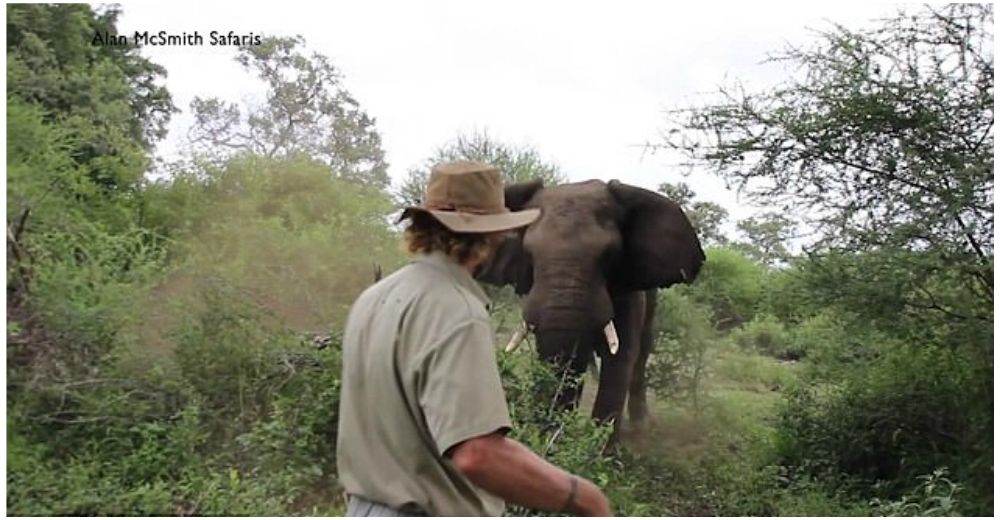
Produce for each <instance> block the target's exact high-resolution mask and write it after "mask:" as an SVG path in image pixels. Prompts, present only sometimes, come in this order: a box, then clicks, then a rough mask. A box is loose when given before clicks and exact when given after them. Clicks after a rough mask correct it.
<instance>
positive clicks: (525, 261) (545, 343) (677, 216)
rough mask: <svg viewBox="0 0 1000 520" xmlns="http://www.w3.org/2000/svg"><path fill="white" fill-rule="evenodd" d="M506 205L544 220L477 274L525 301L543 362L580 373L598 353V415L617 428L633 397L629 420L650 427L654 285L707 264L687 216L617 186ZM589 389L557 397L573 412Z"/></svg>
mask: <svg viewBox="0 0 1000 520" xmlns="http://www.w3.org/2000/svg"><path fill="white" fill-rule="evenodd" d="M506 200H507V206H508V207H509V208H511V209H514V210H519V209H524V208H539V209H541V217H540V218H539V219H538V220H537V221H536V222H535V223H533V224H532V225H531V226H529V227H528V228H527V229H526V230H523V231H522V232H520V233H519V234H518V235H517V236H512V237H510V238H508V239H507V240H506V241H505V242H504V243H503V245H502V246H501V247H500V249H499V251H498V252H497V254H496V255H495V257H494V258H493V260H492V261H491V262H490V263H489V264H488V265H486V266H485V267H484V268H483V270H482V271H481V272H480V273H479V274H478V276H479V278H480V279H482V280H484V281H486V282H489V283H494V284H497V285H505V284H509V285H513V286H514V288H515V290H516V292H517V293H518V294H520V295H523V298H522V311H523V316H524V320H525V323H527V324H528V326H529V328H531V329H532V330H533V332H534V334H535V337H536V339H537V344H538V351H539V354H540V355H541V357H542V358H543V359H546V360H549V361H551V362H553V363H556V364H557V365H558V366H560V367H561V368H562V369H563V370H568V371H569V372H571V373H572V374H573V375H579V374H582V373H583V372H584V371H585V370H586V369H587V366H588V365H589V363H590V362H591V360H592V359H593V356H594V354H596V355H598V356H600V358H601V373H600V382H599V386H598V390H597V398H596V400H595V402H594V409H593V415H594V417H595V418H597V419H599V420H602V421H614V422H615V425H616V428H617V426H618V425H619V424H620V420H619V419H620V418H621V416H622V413H623V411H624V407H625V402H626V400H628V401H629V415H630V417H631V419H633V420H638V421H642V420H643V419H644V418H645V417H646V415H647V412H646V398H645V382H646V374H645V368H646V361H647V360H648V358H649V355H650V352H651V351H652V346H653V337H652V336H653V333H652V326H653V314H654V313H655V306H656V288H658V287H667V286H670V285H673V284H675V283H680V282H690V281H692V280H693V279H694V277H695V276H697V274H698V271H699V270H700V268H701V264H702V262H703V261H704V258H705V257H704V253H703V252H702V250H701V245H700V243H699V242H698V238H697V236H696V235H695V232H694V229H693V228H692V227H691V224H690V222H689V221H688V219H687V217H686V216H685V215H684V213H683V212H682V211H681V209H680V207H678V206H677V205H676V204H674V203H673V202H671V201H669V200H667V199H666V198H664V197H663V196H661V195H659V194H656V193H653V192H650V191H647V190H644V189H641V188H637V187H634V186H628V185H625V184H620V183H617V182H615V181H612V182H610V183H607V184H606V183H604V182H601V181H588V182H582V183H574V184H567V185H561V186H555V187H549V188H543V187H542V185H541V183H540V182H535V183H522V184H515V185H513V186H509V187H508V188H507V190H506ZM609 321H613V323H614V329H615V330H616V331H617V334H618V341H619V348H618V351H617V353H615V354H612V353H611V351H610V349H609V346H608V342H607V340H606V334H605V332H604V331H605V327H606V325H607V324H608V322H609ZM581 391H582V383H581V384H580V385H576V386H574V387H572V388H566V389H564V391H563V392H562V394H561V395H560V396H559V401H560V402H561V404H562V405H563V406H566V407H569V406H575V405H576V404H577V403H578V402H579V398H580V393H581Z"/></svg>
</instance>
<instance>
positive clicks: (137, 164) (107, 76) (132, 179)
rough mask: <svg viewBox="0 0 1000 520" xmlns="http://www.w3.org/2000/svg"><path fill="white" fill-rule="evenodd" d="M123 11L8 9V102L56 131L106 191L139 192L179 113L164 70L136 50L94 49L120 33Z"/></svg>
mask: <svg viewBox="0 0 1000 520" xmlns="http://www.w3.org/2000/svg"><path fill="white" fill-rule="evenodd" d="M120 14H121V11H120V10H119V9H118V8H117V7H112V8H108V9H104V10H101V11H94V10H93V9H92V8H91V7H90V6H88V5H85V4H55V5H45V4H17V5H8V6H7V95H8V97H9V98H17V99H20V100H21V101H23V102H25V103H27V104H30V105H34V106H37V107H38V108H40V109H41V110H42V112H43V114H44V122H45V123H46V124H53V125H58V126H60V127H62V128H63V132H64V134H65V135H66V138H67V142H68V146H69V147H70V149H69V152H70V155H71V156H72V157H73V160H74V162H75V163H76V164H78V165H80V166H82V167H83V168H84V173H85V174H86V175H88V176H89V177H90V179H91V180H92V181H93V182H94V183H96V184H97V185H98V186H99V187H101V188H103V190H104V191H105V192H112V191H128V190H133V189H135V188H137V187H138V182H139V180H140V179H141V177H142V174H143V172H144V171H145V168H146V166H147V160H148V152H149V151H151V150H152V148H153V145H154V143H155V142H156V141H157V140H158V139H160V138H162V137H163V136H164V135H166V129H167V123H168V122H169V120H170V116H171V114H172V113H173V112H175V111H176V108H175V107H174V106H173V104H172V102H171V99H170V94H169V93H168V92H167V89H166V87H163V86H161V85H159V84H158V83H159V82H161V81H162V79H163V76H165V74H166V71H165V70H164V69H163V67H161V66H160V65H157V64H155V63H153V62H151V61H149V60H147V59H146V58H144V57H142V55H141V54H140V51H139V48H138V47H136V46H134V45H125V46H104V45H92V44H91V41H92V39H93V37H94V34H96V33H101V34H104V33H108V34H116V33H117V32H118V31H117V29H116V27H115V24H116V23H117V20H118V16H119V15H120Z"/></svg>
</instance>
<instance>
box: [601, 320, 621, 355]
mask: <svg viewBox="0 0 1000 520" xmlns="http://www.w3.org/2000/svg"><path fill="white" fill-rule="evenodd" d="M604 339H606V340H607V341H608V350H610V351H611V353H612V354H617V353H618V332H616V331H615V322H614V321H609V322H608V324H607V325H605V326H604Z"/></svg>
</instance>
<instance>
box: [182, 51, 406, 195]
mask: <svg viewBox="0 0 1000 520" xmlns="http://www.w3.org/2000/svg"><path fill="white" fill-rule="evenodd" d="M304 45H305V41H304V40H303V39H302V38H301V37H294V38H276V37H269V38H264V40H263V42H262V43H261V45H253V46H244V47H241V48H240V50H239V53H238V54H237V56H236V61H237V63H239V64H240V65H242V66H243V68H244V70H246V71H248V72H253V73H255V74H256V75H257V76H258V77H259V78H260V79H261V80H263V81H264V82H265V83H266V84H267V102H266V103H265V104H264V105H263V106H260V107H255V106H243V107H240V106H238V105H237V104H235V103H226V102H224V101H222V100H219V99H215V98H209V99H203V98H200V97H197V98H195V99H194V101H192V102H191V111H192V112H193V113H194V117H195V122H194V125H193V127H192V128H191V130H190V134H189V139H190V142H191V143H192V145H193V147H194V149H195V151H196V152H197V153H207V154H208V155H210V156H215V157H216V158H217V159H222V160H224V159H228V158H230V157H232V156H233V155H234V154H236V153H241V152H242V153H251V154H256V155H260V156H264V157H269V158H280V157H291V156H293V155H296V154H299V153H305V154H308V155H309V156H311V157H313V158H316V159H317V160H320V161H322V162H323V163H325V164H326V165H327V166H329V167H330V168H331V170H332V171H333V173H334V175H336V176H337V177H340V178H345V179H349V180H355V181H362V182H365V183H368V184H373V185H376V186H379V187H383V188H384V187H386V186H388V184H389V175H388V173H387V168H388V165H387V164H386V162H385V151H384V150H383V149H382V138H381V137H380V136H379V134H378V132H377V131H376V130H375V119H374V118H372V117H371V116H369V115H368V114H367V113H366V112H365V111H364V110H362V109H361V106H360V104H359V103H358V102H357V100H355V99H354V97H353V96H351V94H350V93H349V92H348V91H347V89H346V88H345V87H344V86H343V83H342V82H341V74H340V71H338V70H337V68H336V67H335V66H334V65H333V64H332V63H331V62H330V60H329V59H328V58H327V57H326V56H323V55H321V54H318V53H313V54H312V55H311V56H306V55H305V54H303V51H302V50H301V47H302V46H304Z"/></svg>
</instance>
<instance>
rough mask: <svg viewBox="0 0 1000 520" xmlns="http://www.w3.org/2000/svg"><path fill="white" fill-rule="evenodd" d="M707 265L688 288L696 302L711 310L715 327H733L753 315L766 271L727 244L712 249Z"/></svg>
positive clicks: (706, 260) (710, 249) (706, 253)
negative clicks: (726, 245) (726, 246)
mask: <svg viewBox="0 0 1000 520" xmlns="http://www.w3.org/2000/svg"><path fill="white" fill-rule="evenodd" d="M705 256H706V259H705V265H704V266H703V267H702V270H701V273H699V275H698V278H697V280H696V281H695V283H694V284H693V285H691V286H690V287H689V291H690V295H691V296H692V298H693V299H694V301H696V302H699V303H703V304H706V305H708V306H709V308H710V309H711V312H712V314H711V316H712V322H713V325H714V326H715V328H718V329H723V330H725V329H730V328H732V327H736V326H739V325H740V324H742V323H744V322H746V321H749V320H750V319H752V318H753V317H754V313H755V310H756V308H757V305H758V302H759V300H760V296H761V291H762V289H763V285H762V282H763V280H764V275H765V273H766V272H767V271H766V270H765V268H764V267H762V266H760V265H758V264H756V263H755V262H754V261H753V260H750V259H749V258H747V257H746V256H744V255H743V254H742V253H740V252H738V251H736V250H734V249H730V248H725V247H714V248H709V249H708V250H707V251H706V252H705Z"/></svg>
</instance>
